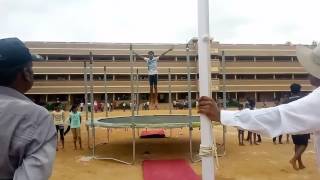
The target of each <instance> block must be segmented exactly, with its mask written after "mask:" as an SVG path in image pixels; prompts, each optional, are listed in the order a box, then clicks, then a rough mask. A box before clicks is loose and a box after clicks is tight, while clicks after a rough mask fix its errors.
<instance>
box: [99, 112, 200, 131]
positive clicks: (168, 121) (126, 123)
mask: <svg viewBox="0 0 320 180" xmlns="http://www.w3.org/2000/svg"><path fill="white" fill-rule="evenodd" d="M190 123H191V124H190ZM94 125H95V126H99V127H107V128H131V127H135V128H182V127H200V118H199V116H190V117H189V116H187V115H152V116H134V118H132V117H131V116H129V117H112V118H106V119H99V120H96V121H95V122H94Z"/></svg>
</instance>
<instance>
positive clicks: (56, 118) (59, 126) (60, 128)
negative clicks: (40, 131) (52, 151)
mask: <svg viewBox="0 0 320 180" xmlns="http://www.w3.org/2000/svg"><path fill="white" fill-rule="evenodd" d="M52 117H53V122H54V125H55V126H56V130H57V149H56V150H57V151H58V135H59V134H60V141H61V144H62V149H64V122H65V115H64V111H63V110H61V105H60V104H57V105H56V106H55V110H54V111H53V112H52Z"/></svg>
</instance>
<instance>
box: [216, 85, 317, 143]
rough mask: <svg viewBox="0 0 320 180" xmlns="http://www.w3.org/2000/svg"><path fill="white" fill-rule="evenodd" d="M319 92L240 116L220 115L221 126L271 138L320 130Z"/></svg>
mask: <svg viewBox="0 0 320 180" xmlns="http://www.w3.org/2000/svg"><path fill="white" fill-rule="evenodd" d="M319 107H320V89H317V90H316V91H314V92H312V93H311V94H309V95H308V96H306V97H304V98H301V99H299V100H296V101H294V102H291V103H289V104H283V105H280V106H277V107H271V108H264V109H259V110H247V109H246V110H243V111H240V112H232V111H221V123H222V124H224V125H227V126H236V127H240V128H243V129H246V130H250V131H253V132H257V133H260V134H264V135H268V136H271V137H275V136H278V135H280V134H301V133H310V132H314V131H316V130H317V129H320V110H318V108H319Z"/></svg>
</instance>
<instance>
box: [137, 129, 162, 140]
mask: <svg viewBox="0 0 320 180" xmlns="http://www.w3.org/2000/svg"><path fill="white" fill-rule="evenodd" d="M164 137H166V134H165V133H164V130H163V129H152V130H145V131H142V132H141V135H140V138H164Z"/></svg>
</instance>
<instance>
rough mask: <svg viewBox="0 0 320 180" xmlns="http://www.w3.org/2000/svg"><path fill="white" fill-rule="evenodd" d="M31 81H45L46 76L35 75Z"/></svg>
mask: <svg viewBox="0 0 320 180" xmlns="http://www.w3.org/2000/svg"><path fill="white" fill-rule="evenodd" d="M33 79H34V80H36V81H42V80H46V75H44V74H35V75H33Z"/></svg>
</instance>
